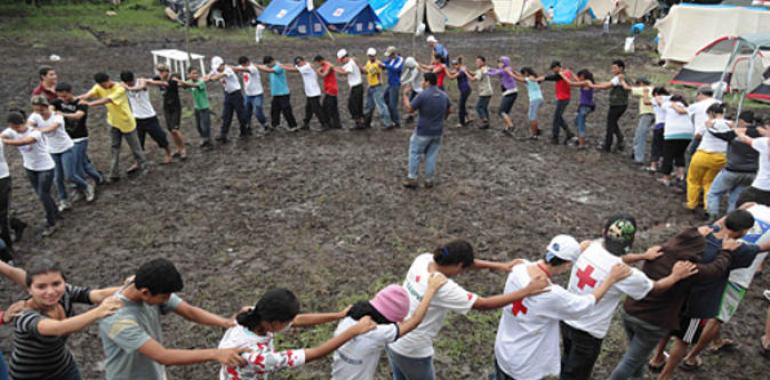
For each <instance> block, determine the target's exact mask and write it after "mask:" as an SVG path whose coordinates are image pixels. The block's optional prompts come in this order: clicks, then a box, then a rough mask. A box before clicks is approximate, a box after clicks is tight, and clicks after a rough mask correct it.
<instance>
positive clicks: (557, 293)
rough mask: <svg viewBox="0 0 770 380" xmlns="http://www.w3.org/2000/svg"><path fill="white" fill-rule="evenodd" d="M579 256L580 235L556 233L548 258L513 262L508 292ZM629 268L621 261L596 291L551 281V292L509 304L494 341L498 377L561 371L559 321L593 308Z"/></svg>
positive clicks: (564, 269) (552, 272)
mask: <svg viewBox="0 0 770 380" xmlns="http://www.w3.org/2000/svg"><path fill="white" fill-rule="evenodd" d="M579 255H580V244H579V243H578V242H577V240H575V238H573V237H571V236H567V235H559V236H556V237H555V238H553V240H551V243H550V244H549V245H548V250H547V251H546V254H545V257H544V258H543V259H541V260H539V261H537V262H534V263H527V264H526V265H518V266H515V267H513V270H512V271H511V274H510V275H509V276H508V279H507V280H506V282H505V293H506V294H507V293H509V292H514V291H517V290H519V289H521V288H523V287H526V286H527V285H528V284H529V283H530V281H532V280H533V279H535V278H538V277H541V276H547V277H548V278H550V277H551V276H553V275H557V274H560V273H564V272H567V271H568V270H569V269H570V267H571V266H572V263H573V262H575V261H576V260H577V259H578V256H579ZM630 273H631V270H630V268H629V267H628V266H626V265H625V264H622V263H618V264H616V265H614V266H612V269H611V270H610V272H609V274H608V275H607V278H606V279H605V281H604V282H603V283H602V284H601V285H599V286H597V287H596V289H594V290H593V292H592V293H591V294H587V295H576V294H573V293H570V292H568V291H567V290H565V289H564V288H562V287H561V286H559V285H556V284H552V285H551V286H550V288H549V290H550V291H548V292H546V293H542V294H539V295H535V296H530V297H527V298H525V299H523V300H519V301H516V302H514V303H513V304H511V305H509V306H506V307H504V308H503V316H502V318H501V319H500V326H499V327H498V330H497V339H496V340H495V367H496V372H497V380H508V379H541V378H543V377H547V376H558V375H559V371H560V368H561V358H560V354H559V321H560V320H562V319H567V318H576V317H578V316H580V315H582V314H584V313H587V312H589V311H590V310H591V309H592V308H593V307H594V306H595V305H596V304H597V303H598V302H599V301H600V300H601V299H602V297H604V295H605V294H606V293H607V291H608V290H609V289H610V288H611V287H612V285H614V284H615V283H616V282H618V281H620V280H623V279H624V278H626V277H628V275H629V274H630Z"/></svg>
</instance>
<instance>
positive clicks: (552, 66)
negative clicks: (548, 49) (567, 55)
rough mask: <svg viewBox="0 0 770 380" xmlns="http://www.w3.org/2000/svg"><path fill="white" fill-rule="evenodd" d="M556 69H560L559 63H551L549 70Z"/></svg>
mask: <svg viewBox="0 0 770 380" xmlns="http://www.w3.org/2000/svg"><path fill="white" fill-rule="evenodd" d="M557 67H561V62H559V61H553V62H551V69H555V68H557Z"/></svg>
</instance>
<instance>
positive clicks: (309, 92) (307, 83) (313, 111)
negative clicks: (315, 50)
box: [281, 57, 328, 131]
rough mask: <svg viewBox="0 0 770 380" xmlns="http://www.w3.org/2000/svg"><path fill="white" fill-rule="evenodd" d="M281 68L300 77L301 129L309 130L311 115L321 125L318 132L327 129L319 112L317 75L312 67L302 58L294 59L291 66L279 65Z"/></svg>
mask: <svg viewBox="0 0 770 380" xmlns="http://www.w3.org/2000/svg"><path fill="white" fill-rule="evenodd" d="M281 67H282V68H283V69H284V70H286V71H291V72H295V73H296V72H298V73H300V75H302V84H303V86H304V88H305V118H304V119H303V120H302V128H301V129H310V120H311V119H312V118H313V115H315V117H316V118H318V121H319V122H320V123H321V127H320V129H318V131H323V130H325V129H327V128H328V126H327V121H326V116H325V115H324V113H323V112H322V111H321V88H320V87H319V86H318V74H317V73H316V72H315V70H313V67H312V66H310V63H308V62H307V61H305V58H303V57H295V58H294V65H293V66H292V65H281Z"/></svg>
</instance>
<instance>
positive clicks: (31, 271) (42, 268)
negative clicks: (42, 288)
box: [24, 258, 67, 288]
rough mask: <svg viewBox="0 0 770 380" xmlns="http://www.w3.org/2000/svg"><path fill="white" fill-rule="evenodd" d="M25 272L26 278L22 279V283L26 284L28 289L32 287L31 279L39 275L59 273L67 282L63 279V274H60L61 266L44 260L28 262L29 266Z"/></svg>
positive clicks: (49, 260)
mask: <svg viewBox="0 0 770 380" xmlns="http://www.w3.org/2000/svg"><path fill="white" fill-rule="evenodd" d="M26 272H27V276H26V278H25V279H24V281H25V283H26V284H27V287H28V288H29V287H30V286H32V279H33V278H34V277H35V276H39V275H41V274H48V273H59V274H60V275H61V277H62V278H63V279H64V280H65V281H66V280H67V279H66V278H65V277H64V273H63V272H62V270H61V266H60V265H59V263H57V262H56V261H53V260H51V259H46V258H35V259H32V260H30V262H29V264H28V265H27V271H26Z"/></svg>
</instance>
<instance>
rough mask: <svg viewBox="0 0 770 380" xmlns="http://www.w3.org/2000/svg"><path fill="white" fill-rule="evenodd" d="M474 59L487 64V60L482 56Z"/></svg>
mask: <svg viewBox="0 0 770 380" xmlns="http://www.w3.org/2000/svg"><path fill="white" fill-rule="evenodd" d="M476 58H478V59H480V60H481V62H484V63H487V58H486V57H484V56H483V55H477V56H476Z"/></svg>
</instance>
